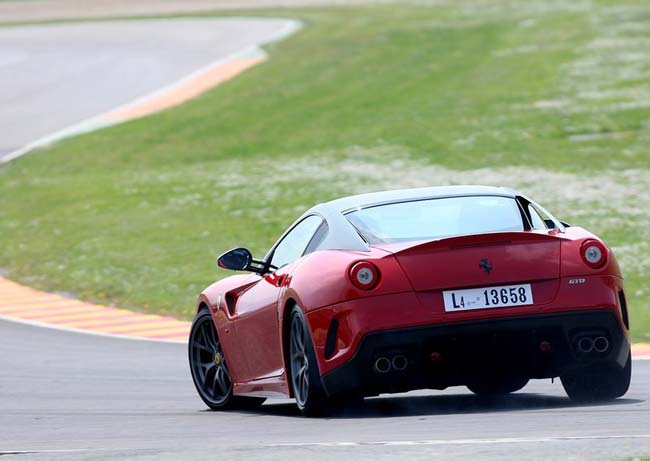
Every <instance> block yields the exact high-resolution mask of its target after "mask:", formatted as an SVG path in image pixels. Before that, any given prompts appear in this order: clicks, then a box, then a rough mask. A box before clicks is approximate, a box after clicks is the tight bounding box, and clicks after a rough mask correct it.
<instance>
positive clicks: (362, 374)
mask: <svg viewBox="0 0 650 461" xmlns="http://www.w3.org/2000/svg"><path fill="white" fill-rule="evenodd" d="M585 335H589V336H593V337H597V336H604V337H606V338H607V339H608V341H609V347H608V349H607V351H606V352H599V353H597V352H593V353H582V352H580V351H579V350H578V348H577V346H576V343H577V341H578V339H580V337H582V336H585ZM543 341H545V342H548V343H549V344H550V350H549V351H546V352H544V351H542V350H541V348H540V343H542V342H543ZM629 349H630V343H629V339H628V335H627V332H626V331H625V330H624V329H623V328H622V327H621V322H620V319H619V317H618V316H617V315H616V314H615V312H614V310H612V309H608V308H602V309H594V310H588V311H580V312H564V313H553V314H537V315H527V316H518V317H507V318H503V317H502V318H496V319H487V320H477V321H464V322H459V323H446V324H436V325H429V326H420V327H410V328H398V329H388V330H382V331H375V332H371V333H367V334H365V335H364V336H363V337H362V338H361V340H360V342H359V345H358V347H357V348H356V351H355V352H354V355H353V356H352V357H351V358H350V359H349V360H347V361H346V362H345V363H343V364H341V365H340V366H338V367H336V368H334V369H333V370H331V371H328V372H326V373H325V374H323V376H322V380H323V385H324V387H325V390H326V392H327V393H328V394H329V395H338V394H344V393H356V394H363V395H376V394H379V393H385V392H404V391H408V390H413V389H425V388H434V389H443V388H445V387H448V386H454V385H462V384H466V383H468V382H469V381H471V380H472V379H477V378H478V379H480V378H481V377H483V376H490V375H493V374H495V373H516V374H518V375H520V376H524V377H527V378H550V377H554V376H558V375H560V374H562V373H563V372H565V371H567V370H570V369H575V368H579V367H583V366H588V365H592V364H594V363H602V364H608V365H611V366H612V367H623V366H624V365H625V362H626V360H627V357H628V353H629ZM432 354H433V358H434V360H432ZM397 355H403V356H404V357H406V358H407V360H408V366H407V367H406V369H404V370H402V371H398V370H394V369H393V370H391V371H389V372H385V373H379V372H377V371H376V370H375V369H374V368H373V364H374V363H375V362H376V360H377V359H378V358H380V357H386V358H388V359H391V358H393V357H395V356H397Z"/></svg>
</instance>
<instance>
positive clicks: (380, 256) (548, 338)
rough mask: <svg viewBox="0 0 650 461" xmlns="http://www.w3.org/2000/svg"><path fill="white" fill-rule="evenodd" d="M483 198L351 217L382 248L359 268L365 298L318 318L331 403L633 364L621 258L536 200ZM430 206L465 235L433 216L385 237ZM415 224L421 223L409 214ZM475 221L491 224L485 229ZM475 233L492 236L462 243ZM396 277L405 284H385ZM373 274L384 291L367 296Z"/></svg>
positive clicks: (375, 289) (314, 324)
mask: <svg viewBox="0 0 650 461" xmlns="http://www.w3.org/2000/svg"><path fill="white" fill-rule="evenodd" d="M463 198H464V199H467V198H466V197H463ZM475 199H476V197H474V198H473V199H472V198H470V200H474V202H472V203H470V202H466V203H468V204H469V205H467V206H465V204H463V203H461V202H459V201H456V202H455V203H451V204H450V205H449V206H448V205H446V204H441V202H438V203H435V204H434V205H433V207H434V208H435V210H434V209H427V205H426V204H423V203H420V204H416V206H412V207H411V209H407V210H395V211H393V210H390V209H386V208H384V209H381V210H380V209H376V210H374V211H373V214H369V215H368V216H363V217H362V218H363V219H355V218H352V219H351V222H352V223H353V224H354V225H355V226H358V228H360V232H361V233H362V235H364V238H366V239H367V240H368V241H369V244H370V246H371V248H372V250H371V252H370V254H369V256H370V257H368V258H364V259H363V260H362V259H361V258H360V260H359V261H355V262H354V263H353V264H351V265H350V273H349V278H350V280H351V282H352V285H354V288H355V289H356V290H359V292H360V293H361V292H364V293H363V296H352V297H351V299H350V300H349V301H345V302H341V303H336V304H333V305H331V306H327V307H325V308H321V309H317V310H315V311H312V312H310V313H309V314H308V320H309V323H310V325H311V328H312V330H313V332H314V338H321V340H320V341H318V340H316V341H315V342H316V343H317V344H316V346H317V350H318V354H317V355H318V356H319V365H320V370H321V375H322V379H323V384H324V387H325V389H326V391H327V392H328V394H330V395H335V394H341V393H350V392H354V393H361V394H364V395H373V394H379V393H383V392H401V391H407V390H411V389H419V388H445V387H448V386H453V385H468V384H471V383H473V382H477V381H481V380H489V379H492V378H494V377H495V376H501V377H503V376H509V377H512V378H517V379H519V380H526V379H530V378H550V377H555V376H561V375H563V374H565V373H568V372H571V371H572V370H579V369H581V368H588V367H593V366H594V365H603V366H611V367H613V368H622V367H624V366H625V364H626V362H627V360H628V356H629V334H628V328H629V325H628V320H627V306H626V305H625V296H624V292H623V282H622V278H621V275H620V271H619V268H618V265H617V263H616V259H615V257H614V255H613V254H612V253H611V251H610V250H609V249H608V248H607V247H606V246H605V245H604V244H603V243H602V242H601V241H600V240H598V239H597V238H596V237H594V236H593V235H592V234H590V233H588V232H587V231H585V230H583V229H580V228H574V227H565V226H564V225H562V224H561V223H558V222H557V220H555V219H554V218H552V217H550V216H548V215H547V212H545V210H544V211H542V210H539V208H536V207H535V205H534V204H532V203H531V202H529V201H528V200H527V199H524V198H518V197H515V196H513V197H478V201H479V202H478V203H476V200H475ZM508 200H509V202H508ZM423 205H424V206H423ZM491 205H494V206H491ZM409 206H411V205H409ZM463 207H465V209H461V210H460V211H458V208H463ZM529 207H535V208H529ZM422 208H424V209H425V212H426V214H431V212H433V211H438V212H441V213H442V215H446V216H447V218H448V221H453V222H454V226H455V228H453V229H452V228H449V225H448V224H443V225H441V226H440V225H437V223H435V222H429V221H428V220H429V218H428V217H426V216H425V217H424V218H417V219H415V220H414V221H413V220H411V222H407V223H405V224H404V225H403V228H402V229H398V231H397V232H392V230H391V231H388V230H386V229H382V222H383V221H387V222H390V220H391V219H396V218H400V216H399V214H400V213H403V212H404V211H406V212H407V213H409V215H411V214H413V213H417V212H419V210H421V209H422ZM540 208H541V207H540ZM486 213H487V214H486ZM531 213H532V214H534V215H531ZM391 214H393V216H391ZM384 218H385V219H384ZM549 218H550V219H549ZM402 220H403V221H404V220H405V221H409V219H404V215H402ZM475 220H479V221H480V222H479V224H471V223H472V222H474V221H475ZM459 221H464V222H465V223H470V224H462V223H461V224H458V222H459ZM540 223H542V224H540ZM536 224H537V225H536ZM519 226H521V228H519ZM398 227H399V226H398ZM418 227H426V228H427V229H432V228H433V229H436V232H438V233H439V234H440V235H435V236H436V237H438V238H434V239H430V238H429V239H426V238H425V239H421V238H414V237H426V236H425V235H421V234H422V231H421V230H417V229H414V228H418ZM465 228H468V229H469V230H478V231H483V232H474V233H469V234H468V235H453V234H454V233H458V232H460V233H462V230H463V229H465ZM391 232H392V233H391ZM450 233H451V234H452V235H451V236H450V235H448V234H450ZM395 263H397V266H398V267H399V270H400V271H401V272H402V273H403V275H404V276H405V277H404V282H402V284H401V285H399V284H398V285H399V286H396V284H395V283H394V280H393V279H395V278H398V277H396V276H395V275H394V274H392V272H391V271H394V270H395ZM360 265H362V266H363V268H364V269H365V270H363V271H360V269H359V267H360ZM369 272H370V273H369ZM360 274H361V275H360ZM391 274H392V275H391ZM386 277H389V278H391V282H392V283H390V284H389V283H383V282H385V281H386ZM361 278H363V280H361ZM355 279H358V280H355ZM368 279H371V282H372V283H370V284H369V285H368V286H367V287H364V284H363V281H364V280H366V281H367V280H368ZM355 281H356V282H357V283H354V282H355ZM387 286H390V289H389V290H387V289H385V288H386V287H387Z"/></svg>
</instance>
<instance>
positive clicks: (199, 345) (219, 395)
mask: <svg viewBox="0 0 650 461" xmlns="http://www.w3.org/2000/svg"><path fill="white" fill-rule="evenodd" d="M188 355H189V361H190V371H191V373H192V380H193V381H194V386H195V387H196V391H197V392H198V394H199V397H201V400H203V402H204V403H205V404H206V405H207V406H208V408H210V409H211V410H235V409H238V410H252V409H255V408H257V407H259V406H260V405H262V404H263V403H264V401H265V400H266V399H263V398H257V397H241V396H236V395H233V393H232V389H233V381H232V378H231V375H230V370H229V369H228V364H227V363H226V357H225V355H224V353H223V350H222V349H221V343H220V341H219V335H218V333H217V329H216V328H215V327H214V322H213V321H212V315H211V314H210V312H209V311H208V310H207V309H201V310H200V311H199V313H198V314H196V317H195V318H194V321H193V322H192V328H191V330H190V338H189V343H188Z"/></svg>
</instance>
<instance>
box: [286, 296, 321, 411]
mask: <svg viewBox="0 0 650 461" xmlns="http://www.w3.org/2000/svg"><path fill="white" fill-rule="evenodd" d="M289 364H290V367H289V369H290V370H289V371H290V373H291V389H292V391H293V396H294V398H295V399H296V404H297V405H298V408H299V409H300V411H301V412H302V414H304V415H306V416H318V415H322V414H325V413H326V405H327V398H326V396H325V392H324V390H323V385H322V383H321V379H320V375H319V372H318V364H317V363H316V355H315V353H314V347H313V345H312V342H311V336H310V335H309V330H308V329H307V324H306V322H305V318H304V316H303V314H302V311H301V310H300V307H298V306H294V308H293V310H292V311H291V320H290V327H289Z"/></svg>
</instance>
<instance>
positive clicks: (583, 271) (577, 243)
mask: <svg viewBox="0 0 650 461" xmlns="http://www.w3.org/2000/svg"><path fill="white" fill-rule="evenodd" d="M563 237H564V238H563V241H562V269H561V270H562V277H577V276H588V275H613V276H615V277H619V278H622V275H621V269H620V267H619V265H618V261H617V260H616V257H615V256H614V253H613V252H612V250H611V249H610V248H609V247H608V246H607V245H606V244H605V242H603V241H602V240H601V239H600V238H598V237H597V236H595V235H594V234H592V233H591V232H588V231H587V230H585V229H583V228H581V227H569V228H567V229H566V233H565V234H564V235H563ZM586 240H597V241H599V242H600V243H602V244H603V245H605V248H607V262H606V263H605V265H604V266H603V267H601V268H599V269H592V268H591V267H589V266H587V264H585V262H584V261H583V260H582V256H581V255H580V248H581V246H582V244H583V243H584V242H585V241H586Z"/></svg>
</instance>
